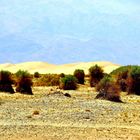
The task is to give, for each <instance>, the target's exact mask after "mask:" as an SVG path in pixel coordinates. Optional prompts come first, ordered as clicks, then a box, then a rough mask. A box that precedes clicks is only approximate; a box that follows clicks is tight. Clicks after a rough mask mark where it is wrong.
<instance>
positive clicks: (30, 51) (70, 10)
mask: <svg viewBox="0 0 140 140" xmlns="http://www.w3.org/2000/svg"><path fill="white" fill-rule="evenodd" d="M9 3H11V0H6V1H5V0H1V1H0V26H1V27H2V28H1V29H0V63H7V62H10V63H19V62H25V61H45V62H49V63H53V64H64V63H73V62H83V61H84V62H90V61H111V62H113V63H118V64H125V65H126V64H139V60H140V55H139V54H140V26H139V25H140V15H139V13H140V2H139V1H137V0H134V1H131V0H110V1H108V0H100V1H98V0H77V1H75V0H68V1H65V0H47V1H46V0H39V1H38V0H24V1H23V0H13V1H12V4H9Z"/></svg>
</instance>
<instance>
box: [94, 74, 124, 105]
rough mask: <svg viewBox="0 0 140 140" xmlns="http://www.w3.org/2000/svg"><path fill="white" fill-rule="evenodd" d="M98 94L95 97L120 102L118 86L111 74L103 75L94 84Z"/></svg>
mask: <svg viewBox="0 0 140 140" xmlns="http://www.w3.org/2000/svg"><path fill="white" fill-rule="evenodd" d="M96 89H97V91H99V94H98V95H97V96H96V99H105V100H109V101H114V102H121V99H120V88H119V86H118V85H117V84H116V82H115V80H114V79H113V78H112V77H111V76H106V77H104V78H103V79H102V80H101V81H100V82H99V83H98V85H97V86H96Z"/></svg>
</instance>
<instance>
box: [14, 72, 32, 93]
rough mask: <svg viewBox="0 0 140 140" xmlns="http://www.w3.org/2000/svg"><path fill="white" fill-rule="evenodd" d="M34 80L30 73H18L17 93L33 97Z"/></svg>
mask: <svg viewBox="0 0 140 140" xmlns="http://www.w3.org/2000/svg"><path fill="white" fill-rule="evenodd" d="M32 84H33V83H32V78H31V75H30V74H29V73H28V71H22V70H19V71H18V72H17V73H16V92H20V93H23V94H30V95H32V94H33V93H32V88H31V87H32Z"/></svg>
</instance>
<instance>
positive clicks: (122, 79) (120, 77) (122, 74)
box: [110, 65, 140, 95]
mask: <svg viewBox="0 0 140 140" xmlns="http://www.w3.org/2000/svg"><path fill="white" fill-rule="evenodd" d="M110 74H111V75H112V76H114V77H115V78H116V79H117V83H118V84H119V86H120V88H121V90H122V91H128V93H129V94H137V95H140V86H139V85H140V66H137V65H129V66H122V67H120V68H118V69H116V70H114V71H113V72H111V73H110Z"/></svg>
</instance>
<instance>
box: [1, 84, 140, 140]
mask: <svg viewBox="0 0 140 140" xmlns="http://www.w3.org/2000/svg"><path fill="white" fill-rule="evenodd" d="M51 89H53V90H54V91H56V90H57V89H56V88H51V87H34V88H33V92H34V95H33V96H27V95H21V94H19V93H16V94H14V95H9V94H6V93H0V108H1V109H0V140H98V139H99V140H113V139H114V140H140V96H134V95H131V96H126V95H125V94H124V93H122V96H121V98H122V100H123V101H124V102H125V103H113V102H109V101H103V100H95V99H94V98H95V96H96V95H97V93H96V92H95V91H94V89H93V88H87V87H86V86H81V87H80V89H78V90H77V91H63V92H64V93H66V92H67V93H69V94H71V96H72V98H68V97H65V96H63V95H54V94H52V92H53V91H52V90H51ZM48 94H49V95H48ZM34 111H39V114H38V115H34Z"/></svg>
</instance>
